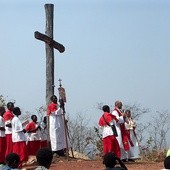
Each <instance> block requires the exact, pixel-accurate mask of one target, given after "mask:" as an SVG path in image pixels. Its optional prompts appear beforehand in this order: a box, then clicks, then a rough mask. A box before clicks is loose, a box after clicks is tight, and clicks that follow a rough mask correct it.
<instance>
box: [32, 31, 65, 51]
mask: <svg viewBox="0 0 170 170" xmlns="http://www.w3.org/2000/svg"><path fill="white" fill-rule="evenodd" d="M34 36H35V38H36V39H38V40H41V41H44V42H45V43H47V44H48V45H49V46H50V47H53V48H55V49H57V50H58V51H59V52H60V53H63V52H64V51H65V47H64V46H63V45H62V44H60V43H58V42H56V41H54V40H53V39H52V38H50V37H49V36H47V35H45V34H42V33H40V32H38V31H35V32H34Z"/></svg>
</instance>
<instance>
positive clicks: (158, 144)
mask: <svg viewBox="0 0 170 170" xmlns="http://www.w3.org/2000/svg"><path fill="white" fill-rule="evenodd" d="M154 115H155V116H154V117H152V124H150V126H149V137H150V138H152V143H151V144H152V148H153V149H154V150H156V151H159V150H162V149H166V147H167V146H166V145H167V141H166V139H167V134H168V132H169V130H170V124H169V120H170V113H169V112H168V111H162V112H157V113H155V114H154Z"/></svg>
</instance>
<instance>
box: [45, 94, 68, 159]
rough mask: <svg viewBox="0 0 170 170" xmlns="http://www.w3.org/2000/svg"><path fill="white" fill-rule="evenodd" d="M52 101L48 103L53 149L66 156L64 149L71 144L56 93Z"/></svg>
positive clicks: (54, 151)
mask: <svg viewBox="0 0 170 170" xmlns="http://www.w3.org/2000/svg"><path fill="white" fill-rule="evenodd" d="M51 101H52V102H51V103H50V104H49V105H48V109H47V116H49V134H50V141H51V149H52V151H53V153H57V154H58V155H59V156H65V155H64V149H66V148H67V147H68V148H70V147H71V144H70V141H69V138H68V133H67V129H66V126H65V122H64V113H63V110H62V109H61V108H60V107H59V106H58V104H57V97H56V96H55V95H53V96H52V97H51ZM65 131H66V133H65Z"/></svg>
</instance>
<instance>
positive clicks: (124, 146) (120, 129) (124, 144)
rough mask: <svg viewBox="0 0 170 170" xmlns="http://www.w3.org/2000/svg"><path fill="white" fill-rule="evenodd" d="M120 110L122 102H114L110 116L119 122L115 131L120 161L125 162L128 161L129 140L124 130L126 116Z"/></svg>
mask: <svg viewBox="0 0 170 170" xmlns="http://www.w3.org/2000/svg"><path fill="white" fill-rule="evenodd" d="M121 109H122V102H121V101H116V102H115V108H114V110H113V112H112V115H114V116H115V117H116V118H117V119H118V120H119V121H118V122H117V123H116V130H117V133H118V136H117V140H118V142H119V146H120V152H121V160H127V159H128V154H127V152H128V151H129V149H130V146H129V140H128V136H127V133H126V128H125V121H127V120H126V115H125V114H124V113H122V111H121Z"/></svg>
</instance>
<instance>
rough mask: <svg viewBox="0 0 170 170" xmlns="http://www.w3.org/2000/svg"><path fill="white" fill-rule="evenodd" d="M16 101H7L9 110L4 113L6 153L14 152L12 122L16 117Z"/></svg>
mask: <svg viewBox="0 0 170 170" xmlns="http://www.w3.org/2000/svg"><path fill="white" fill-rule="evenodd" d="M13 109H14V103H12V102H9V103H7V111H6V112H5V113H4V116H3V117H4V122H5V135H6V153H5V155H8V154H9V153H11V152H12V145H13V144H12V126H11V122H12V119H13V117H14V115H13Z"/></svg>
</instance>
